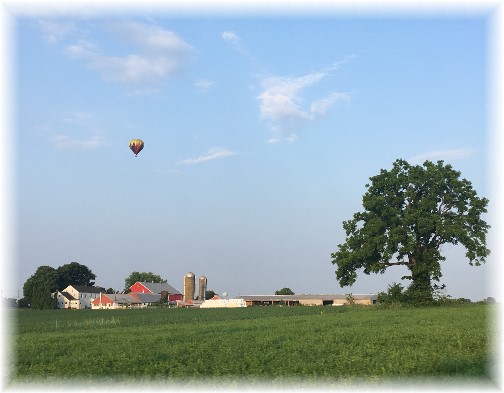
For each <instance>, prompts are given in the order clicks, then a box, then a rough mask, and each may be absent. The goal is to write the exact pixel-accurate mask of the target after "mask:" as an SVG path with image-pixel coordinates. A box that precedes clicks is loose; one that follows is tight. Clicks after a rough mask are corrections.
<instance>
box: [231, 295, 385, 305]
mask: <svg viewBox="0 0 504 393" xmlns="http://www.w3.org/2000/svg"><path fill="white" fill-rule="evenodd" d="M238 298H239V299H243V300H245V302H246V303H247V306H269V305H281V304H282V305H287V306H294V305H303V306H326V305H332V306H343V305H345V304H352V303H353V304H365V305H371V304H375V303H376V299H377V298H378V296H377V295H374V294H365V295H354V294H348V295H343V294H337V295H305V294H303V295H246V296H238Z"/></svg>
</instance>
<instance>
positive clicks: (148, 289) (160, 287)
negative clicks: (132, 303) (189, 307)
mask: <svg viewBox="0 0 504 393" xmlns="http://www.w3.org/2000/svg"><path fill="white" fill-rule="evenodd" d="M130 293H146V294H153V295H159V296H160V297H163V296H167V300H168V301H170V302H176V301H177V300H182V294H181V293H180V292H179V291H178V290H177V289H175V288H174V287H172V286H171V285H170V284H168V283H166V282H143V281H137V282H136V283H134V284H133V285H132V286H131V287H130ZM158 300H159V299H158Z"/></svg>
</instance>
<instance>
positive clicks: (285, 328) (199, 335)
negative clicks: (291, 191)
mask: <svg viewBox="0 0 504 393" xmlns="http://www.w3.org/2000/svg"><path fill="white" fill-rule="evenodd" d="M492 310H493V308H492V306H489V305H459V306H450V307H430V308H396V309H385V308H378V307H349V306H344V307H331V306H325V307H252V308H241V309H143V310H51V311H32V310H14V311H13V315H12V318H11V319H10V324H11V325H12V326H11V327H12V338H13V339H12V351H13V356H12V357H13V359H12V363H13V367H12V372H11V380H12V382H13V383H16V382H22V381H31V380H32V381H35V380H40V379H42V378H43V379H44V381H71V380H79V381H89V382H92V381H95V380H100V381H103V380H105V381H112V382H114V381H122V382H127V381H129V380H131V381H135V382H138V381H156V380H160V379H162V380H167V379H168V380H170V381H184V380H185V381H187V380H197V379H204V380H208V379H210V380H214V381H217V380H224V381H230V380H235V381H236V380H245V381H246V380H248V381H250V380H257V381H266V382H267V381H279V380H289V379H292V380H296V379H297V380H300V379H302V380H303V381H313V382H318V381H321V382H331V381H344V380H346V381H348V380H350V381H351V380H366V381H373V380H378V381H385V380H394V379H400V378H409V377H414V378H417V379H418V380H421V379H425V378H430V377H433V378H444V377H449V378H470V379H472V380H478V381H489V380H490V379H491V371H490V370H491V368H492V362H493V361H492V358H493V348H494V345H493V340H492V336H493V332H492V330H493V329H492V324H491V314H492Z"/></svg>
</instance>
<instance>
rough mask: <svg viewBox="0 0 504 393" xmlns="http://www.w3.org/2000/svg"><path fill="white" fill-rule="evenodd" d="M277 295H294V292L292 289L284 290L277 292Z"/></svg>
mask: <svg viewBox="0 0 504 393" xmlns="http://www.w3.org/2000/svg"><path fill="white" fill-rule="evenodd" d="M275 295H294V292H293V291H292V289H290V288H282V289H279V290H278V291H275Z"/></svg>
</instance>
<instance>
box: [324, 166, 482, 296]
mask: <svg viewBox="0 0 504 393" xmlns="http://www.w3.org/2000/svg"><path fill="white" fill-rule="evenodd" d="M370 180H371V184H367V185H366V188H367V192H366V193H365V194H364V196H363V198H362V204H363V207H364V211H363V212H358V213H355V214H354V216H353V219H351V220H348V221H345V222H344V223H343V228H344V229H345V231H346V240H345V242H344V243H343V244H339V245H338V248H339V250H338V251H337V252H335V253H332V254H331V257H332V263H333V264H334V265H336V266H337V269H336V278H337V280H338V282H339V283H340V285H341V286H347V285H352V284H353V283H354V282H355V280H356V278H357V273H356V272H357V270H359V269H363V271H364V273H365V274H371V273H384V272H385V270H386V269H387V268H389V267H390V266H398V265H402V266H405V267H406V268H408V269H409V271H410V275H408V276H405V277H403V279H409V280H411V284H410V285H409V287H408V289H407V291H408V292H409V293H408V296H409V297H410V298H416V299H418V300H419V301H421V302H425V301H428V300H432V299H433V298H434V294H435V293H434V292H435V291H436V287H435V286H433V285H432V281H433V280H434V281H439V279H440V277H441V265H440V262H441V261H443V260H445V259H446V258H445V257H443V256H442V255H441V247H442V246H443V245H444V244H455V245H456V244H462V245H463V246H464V247H465V249H466V257H467V258H468V259H469V264H470V265H476V266H478V265H480V264H482V263H484V262H485V258H486V257H487V256H488V255H489V254H490V250H488V249H487V248H486V234H487V231H488V229H489V228H490V226H489V225H487V223H486V222H485V221H484V220H483V219H482V218H481V215H482V214H483V213H486V211H487V209H486V208H487V205H488V199H486V198H479V197H478V196H477V195H476V192H475V191H474V190H473V187H472V184H471V183H470V182H469V181H468V180H466V179H461V178H460V172H457V171H455V170H454V169H453V168H452V167H451V165H444V163H443V161H438V162H437V164H434V163H432V162H430V161H425V162H424V163H423V166H420V165H410V164H409V163H408V162H406V161H404V160H397V161H395V162H394V164H393V168H392V169H391V170H389V171H388V170H384V169H382V170H381V171H380V174H379V175H377V176H374V177H371V178H370ZM438 288H439V287H438Z"/></svg>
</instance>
